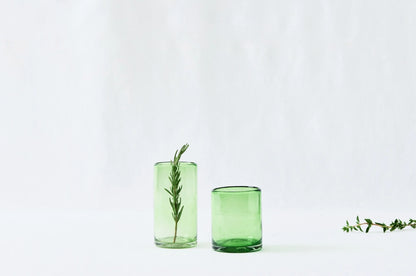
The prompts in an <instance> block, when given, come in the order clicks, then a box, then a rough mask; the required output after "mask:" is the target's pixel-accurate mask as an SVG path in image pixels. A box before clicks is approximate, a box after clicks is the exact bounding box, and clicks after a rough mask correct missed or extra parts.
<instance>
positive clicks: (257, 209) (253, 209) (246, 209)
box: [211, 186, 262, 253]
mask: <svg viewBox="0 0 416 276" xmlns="http://www.w3.org/2000/svg"><path fill="white" fill-rule="evenodd" d="M211 200H212V202H211V208H212V248H213V249H214V250H216V251H220V252H232V253H240V252H253V251H259V250H261V248H262V226H261V190H260V189H259V188H257V187H249V186H230V187H220V188H216V189H214V190H212V193H211Z"/></svg>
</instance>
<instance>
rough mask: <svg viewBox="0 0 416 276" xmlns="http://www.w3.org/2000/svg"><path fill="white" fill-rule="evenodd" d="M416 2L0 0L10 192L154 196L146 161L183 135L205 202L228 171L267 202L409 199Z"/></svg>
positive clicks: (132, 199) (99, 198)
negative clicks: (34, 0)
mask: <svg viewBox="0 0 416 276" xmlns="http://www.w3.org/2000/svg"><path fill="white" fill-rule="evenodd" d="M415 12H416V4H415V3H413V2H412V1H399V2H394V3H393V1H344V2H341V1H335V2H334V1H290V2H287V1H277V2H276V1H271V2H268V1H263V2H261V3H259V2H257V1H242V2H241V1H206V2H205V3H202V2H196V1H87V3H85V1H59V2H54V1H43V2H38V3H32V2H28V3H23V2H21V3H19V1H17V2H12V3H10V2H2V8H1V9H0V23H1V24H0V28H1V29H0V31H1V36H0V50H1V51H0V78H1V81H0V85H1V87H0V89H1V98H2V100H1V102H0V105H1V106H0V107H1V108H0V110H1V111H0V112H1V116H0V120H1V138H0V139H1V144H0V150H1V153H0V156H1V157H0V162H1V164H0V165H1V174H0V177H1V179H0V185H1V192H0V206H1V207H2V208H6V209H8V208H104V209H106V208H110V209H114V208H115V209H119V208H128V209H137V208H146V206H147V205H148V204H149V203H150V202H151V196H150V195H151V193H152V177H153V176H152V170H153V168H152V165H153V163H154V162H156V161H160V160H169V159H170V158H171V156H172V154H173V152H174V150H175V149H176V148H178V147H180V146H181V145H182V144H183V143H185V142H188V143H190V148H189V151H188V152H187V153H186V155H185V156H184V158H185V159H187V160H193V161H195V162H197V163H198V164H199V187H200V193H199V197H200V202H201V205H202V206H201V207H202V208H204V209H206V208H208V207H209V206H208V205H209V196H210V195H209V191H210V190H211V189H212V188H213V187H216V186H222V185H256V186H259V187H261V188H262V189H263V191H264V197H265V204H270V206H269V207H271V208H272V207H276V208H308V209H309V208H314V207H316V208H332V209H333V208H341V209H342V208H345V209H348V210H351V211H352V212H354V213H355V212H356V211H359V210H360V208H369V207H371V208H386V209H391V208H397V209H399V210H400V209H408V208H415V207H416V203H415V201H414V199H413V198H414V193H415V192H416V185H415V184H416V183H415V182H416V170H415V164H416V143H415V141H416V108H415V107H416V94H415V91H416V78H415V77H416V67H415V66H416V65H415V64H416V53H415V49H416V35H415V34H416V22H415V19H414V15H415ZM144 195H146V196H144ZM139 198H140V199H139ZM207 204H208V205H207Z"/></svg>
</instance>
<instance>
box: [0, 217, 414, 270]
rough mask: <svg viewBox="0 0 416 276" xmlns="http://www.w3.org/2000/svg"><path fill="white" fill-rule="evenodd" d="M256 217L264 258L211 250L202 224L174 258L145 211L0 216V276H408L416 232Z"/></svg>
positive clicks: (337, 220)
mask: <svg viewBox="0 0 416 276" xmlns="http://www.w3.org/2000/svg"><path fill="white" fill-rule="evenodd" d="M263 213H264V214H263V250H262V251H260V252H256V253H243V254H230V253H218V252H215V251H213V250H212V249H211V247H210V236H209V223H210V222H209V221H210V220H209V218H205V217H204V218H199V228H200V230H199V237H198V246H197V247H196V248H192V249H180V250H174V249H161V248H157V247H156V246H155V245H154V244H153V236H152V212H151V210H150V212H147V211H132V210H130V211H126V210H121V211H104V210H99V211H97V210H95V211H93V210H88V211H87V210H76V211H74V210H71V211H68V210H60V211H58V210H55V211H50V210H49V211H41V210H37V211H33V210H32V211H24V210H23V211H7V212H2V213H1V214H0V218H1V220H0V226H1V228H0V231H1V232H0V233H1V235H0V259H1V260H2V261H1V263H2V264H1V266H0V272H1V273H0V274H1V275H150V274H153V275H162V273H166V274H169V275H195V274H198V275H212V274H216V275H225V274H229V275H237V274H238V275H293V274H295V275H296V274H298V275H305V274H306V275H350V274H351V275H386V274H394V275H414V274H413V273H414V263H413V261H414V254H413V253H414V245H415V244H416V230H413V229H409V230H403V231H397V232H392V233H386V234H384V233H382V232H381V231H380V230H378V229H374V230H373V231H371V233H368V234H363V233H349V234H347V233H344V232H342V230H341V227H342V226H343V223H344V220H345V214H344V213H340V212H338V213H337V212H333V211H332V212H324V211H322V212H312V211H308V212H306V211H290V212H289V211H282V212H280V213H279V214H276V215H273V214H270V213H268V212H267V210H266V211H265V212H263ZM351 219H353V217H352V218H351ZM412 271H413V272H412Z"/></svg>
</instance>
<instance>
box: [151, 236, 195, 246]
mask: <svg viewBox="0 0 416 276" xmlns="http://www.w3.org/2000/svg"><path fill="white" fill-rule="evenodd" d="M155 244H156V246H158V247H162V248H191V247H195V246H196V238H194V239H191V238H185V237H176V241H175V243H173V237H166V238H161V239H157V238H155Z"/></svg>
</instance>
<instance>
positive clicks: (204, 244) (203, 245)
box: [196, 242, 211, 248]
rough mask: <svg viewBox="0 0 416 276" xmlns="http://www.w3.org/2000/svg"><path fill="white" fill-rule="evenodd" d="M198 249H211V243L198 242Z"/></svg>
mask: <svg viewBox="0 0 416 276" xmlns="http://www.w3.org/2000/svg"><path fill="white" fill-rule="evenodd" d="M196 247H197V248H211V244H210V243H209V242H198V243H197V245H196Z"/></svg>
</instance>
